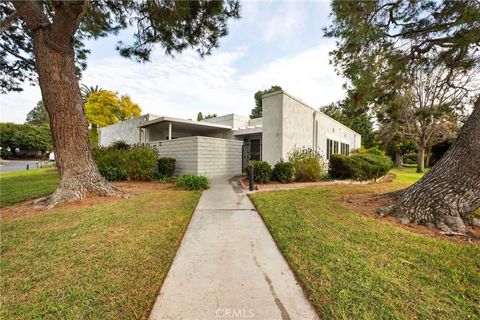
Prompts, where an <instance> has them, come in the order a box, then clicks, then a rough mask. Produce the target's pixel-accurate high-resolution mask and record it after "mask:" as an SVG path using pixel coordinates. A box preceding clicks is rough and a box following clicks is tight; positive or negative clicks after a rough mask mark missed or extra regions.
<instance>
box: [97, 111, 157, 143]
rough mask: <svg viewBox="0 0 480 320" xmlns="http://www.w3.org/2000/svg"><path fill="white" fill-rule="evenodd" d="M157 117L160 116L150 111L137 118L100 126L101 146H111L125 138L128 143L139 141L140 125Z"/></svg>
mask: <svg viewBox="0 0 480 320" xmlns="http://www.w3.org/2000/svg"><path fill="white" fill-rule="evenodd" d="M155 118H158V116H156V115H153V114H149V113H148V114H144V115H142V116H140V117H138V118H135V119H130V120H125V121H122V122H119V123H116V124H112V125H110V126H107V127H103V128H100V129H99V134H100V137H99V140H98V141H99V144H100V145H101V146H109V145H111V144H112V143H113V142H115V141H117V140H123V141H125V142H127V143H128V144H134V143H139V142H140V129H139V128H138V125H139V124H141V123H143V122H145V121H150V120H153V119H155Z"/></svg>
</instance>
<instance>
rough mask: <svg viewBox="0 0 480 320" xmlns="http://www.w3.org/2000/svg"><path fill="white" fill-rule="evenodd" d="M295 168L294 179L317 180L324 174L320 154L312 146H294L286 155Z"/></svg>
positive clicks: (303, 180)
mask: <svg viewBox="0 0 480 320" xmlns="http://www.w3.org/2000/svg"><path fill="white" fill-rule="evenodd" d="M288 161H289V162H291V163H292V164H293V166H294V168H295V180H296V181H302V182H306V181H312V182H313V181H319V180H320V179H321V178H322V177H323V175H324V164H323V158H322V156H321V155H320V154H319V153H318V152H317V151H315V150H313V149H312V148H295V149H293V150H292V151H291V152H290V153H289V156H288Z"/></svg>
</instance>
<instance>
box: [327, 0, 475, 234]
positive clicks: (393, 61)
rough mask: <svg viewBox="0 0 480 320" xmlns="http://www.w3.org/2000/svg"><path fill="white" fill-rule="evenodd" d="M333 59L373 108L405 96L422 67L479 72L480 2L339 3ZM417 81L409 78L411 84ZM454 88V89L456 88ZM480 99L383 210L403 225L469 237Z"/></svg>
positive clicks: (335, 13) (332, 28)
mask: <svg viewBox="0 0 480 320" xmlns="http://www.w3.org/2000/svg"><path fill="white" fill-rule="evenodd" d="M332 21H333V22H332V25H331V26H330V27H329V28H327V29H326V30H325V34H326V36H329V37H335V38H338V39H339V40H338V41H337V44H338V45H337V48H336V50H334V51H333V52H332V61H333V63H334V65H335V66H336V68H337V70H338V72H339V73H341V74H342V75H344V76H345V77H347V78H348V79H349V80H350V85H349V90H351V91H352V96H354V97H355V98H356V101H357V102H360V103H363V104H365V105H368V106H369V107H372V106H374V105H375V104H376V105H382V104H385V103H388V102H389V101H392V100H393V99H395V98H396V97H398V94H399V92H400V91H401V90H402V89H403V86H404V82H405V81H404V80H405V79H407V80H408V79H409V75H410V74H409V73H410V72H411V70H413V69H414V68H415V67H416V66H420V65H422V64H423V65H434V66H444V67H445V68H446V70H447V72H445V73H444V74H442V75H441V77H442V81H444V82H445V83H447V84H452V81H451V80H452V75H453V74H454V72H455V71H458V70H461V71H465V72H468V71H469V70H478V65H479V62H480V57H479V50H478V46H479V43H480V33H479V32H478V30H479V28H480V3H479V2H478V1H475V0H466V1H433V0H419V1H384V0H377V1H355V2H353V1H350V2H344V1H337V0H335V1H333V2H332ZM408 82H409V81H407V83H408ZM452 85H454V84H452ZM479 137H480V99H477V100H476V102H475V104H474V108H473V112H472V113H471V115H470V117H469V118H468V120H467V121H466V123H465V125H464V126H463V128H462V130H461V132H460V134H459V136H458V139H457V140H456V141H455V143H454V145H453V146H452V147H451V148H450V149H449V151H448V152H447V153H446V154H445V156H444V157H443V158H442V159H441V160H440V161H438V162H437V164H436V165H435V166H433V167H432V169H431V170H430V171H429V172H428V173H427V174H425V176H424V177H423V179H421V180H420V181H418V182H417V183H415V184H414V185H412V186H411V187H409V188H408V189H405V190H403V191H401V192H399V193H396V194H395V200H396V201H395V203H394V204H393V205H391V206H389V207H387V208H384V209H383V210H381V212H382V213H383V214H390V215H394V216H396V217H397V218H398V219H400V221H402V222H403V223H410V222H413V223H421V224H425V225H429V226H434V227H437V228H439V229H441V230H442V231H443V232H445V233H450V234H451V233H456V232H457V233H458V232H459V233H463V232H465V222H468V221H472V214H473V212H474V211H475V210H476V209H478V208H479V207H480V197H479V194H480V170H478V168H480V158H479V157H478V156H476V155H478V154H480V139H479Z"/></svg>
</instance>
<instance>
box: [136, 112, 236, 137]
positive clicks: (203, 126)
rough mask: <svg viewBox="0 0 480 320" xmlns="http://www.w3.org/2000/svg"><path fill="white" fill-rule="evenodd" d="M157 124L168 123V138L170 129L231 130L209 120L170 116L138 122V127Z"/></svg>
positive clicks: (204, 131)
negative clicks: (202, 120)
mask: <svg viewBox="0 0 480 320" xmlns="http://www.w3.org/2000/svg"><path fill="white" fill-rule="evenodd" d="M158 124H168V132H169V135H168V137H169V139H168V140H170V139H171V137H172V130H173V128H175V130H179V131H184V132H195V133H201V134H209V133H217V132H225V131H230V130H232V127H231V126H228V125H223V124H217V123H211V122H208V123H207V122H201V121H193V120H185V119H179V118H172V117H159V118H156V119H153V120H150V121H147V122H144V123H142V124H140V125H139V126H138V127H139V128H148V127H152V126H155V125H158Z"/></svg>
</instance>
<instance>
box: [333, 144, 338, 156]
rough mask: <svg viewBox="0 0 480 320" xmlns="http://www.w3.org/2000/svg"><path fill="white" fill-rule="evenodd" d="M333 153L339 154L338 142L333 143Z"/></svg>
mask: <svg viewBox="0 0 480 320" xmlns="http://www.w3.org/2000/svg"><path fill="white" fill-rule="evenodd" d="M333 153H338V141H334V142H333Z"/></svg>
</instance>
